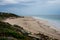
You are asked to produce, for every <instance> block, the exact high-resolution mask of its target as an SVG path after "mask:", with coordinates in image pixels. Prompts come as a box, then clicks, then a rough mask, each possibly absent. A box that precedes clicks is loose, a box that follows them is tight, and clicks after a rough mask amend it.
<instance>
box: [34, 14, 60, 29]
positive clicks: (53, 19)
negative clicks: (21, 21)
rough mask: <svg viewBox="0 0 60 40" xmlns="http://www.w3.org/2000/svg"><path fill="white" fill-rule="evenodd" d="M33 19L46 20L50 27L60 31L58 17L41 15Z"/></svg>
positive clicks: (59, 17)
mask: <svg viewBox="0 0 60 40" xmlns="http://www.w3.org/2000/svg"><path fill="white" fill-rule="evenodd" d="M35 18H36V19H43V20H47V21H48V22H49V23H50V24H51V25H54V26H55V27H56V28H58V29H60V16H59V15H41V16H35Z"/></svg>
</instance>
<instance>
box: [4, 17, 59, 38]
mask: <svg viewBox="0 0 60 40" xmlns="http://www.w3.org/2000/svg"><path fill="white" fill-rule="evenodd" d="M4 22H8V23H10V24H12V25H14V24H16V25H19V26H21V27H23V28H24V29H25V30H27V31H28V32H31V33H32V34H34V33H39V32H40V33H43V34H45V35H48V36H50V37H53V38H57V39H60V32H58V31H57V30H55V29H53V28H51V27H53V26H52V25H49V23H48V21H44V20H36V19H34V18H32V17H25V18H14V19H6V20H5V21H4Z"/></svg>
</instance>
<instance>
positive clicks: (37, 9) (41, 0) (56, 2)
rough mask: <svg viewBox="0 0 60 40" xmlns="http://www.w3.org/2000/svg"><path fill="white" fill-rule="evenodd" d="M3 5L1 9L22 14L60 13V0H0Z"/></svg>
mask: <svg viewBox="0 0 60 40" xmlns="http://www.w3.org/2000/svg"><path fill="white" fill-rule="evenodd" d="M1 5H3V6H2V7H0V11H1V10H3V11H8V12H13V13H18V14H21V15H60V0H0V6H1ZM6 5H9V6H6ZM3 8H4V9H3Z"/></svg>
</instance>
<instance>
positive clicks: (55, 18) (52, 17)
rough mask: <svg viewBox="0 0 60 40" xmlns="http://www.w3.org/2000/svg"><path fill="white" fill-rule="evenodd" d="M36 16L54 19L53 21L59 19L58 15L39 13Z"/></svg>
mask: <svg viewBox="0 0 60 40" xmlns="http://www.w3.org/2000/svg"><path fill="white" fill-rule="evenodd" d="M38 17H41V18H45V19H50V20H55V21H60V15H41V16H38Z"/></svg>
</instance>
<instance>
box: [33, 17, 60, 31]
mask: <svg viewBox="0 0 60 40" xmlns="http://www.w3.org/2000/svg"><path fill="white" fill-rule="evenodd" d="M33 18H34V19H38V20H43V21H47V22H48V23H49V24H50V25H52V26H53V27H52V28H54V29H57V30H58V31H59V29H60V22H59V21H56V20H51V19H45V18H40V17H33Z"/></svg>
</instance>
